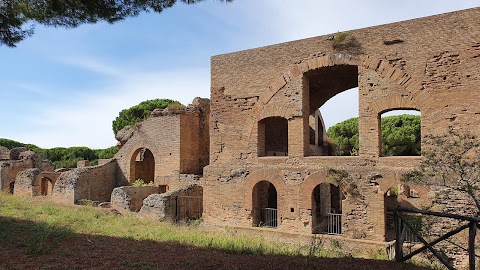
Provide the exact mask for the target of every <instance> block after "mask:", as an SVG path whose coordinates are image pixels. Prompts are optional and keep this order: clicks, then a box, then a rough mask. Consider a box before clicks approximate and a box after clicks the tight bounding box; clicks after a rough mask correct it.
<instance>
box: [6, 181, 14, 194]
mask: <svg viewBox="0 0 480 270" xmlns="http://www.w3.org/2000/svg"><path fill="white" fill-rule="evenodd" d="M14 190H15V181H13V182H11V183H10V184H9V185H8V192H9V193H10V194H13V191H14Z"/></svg>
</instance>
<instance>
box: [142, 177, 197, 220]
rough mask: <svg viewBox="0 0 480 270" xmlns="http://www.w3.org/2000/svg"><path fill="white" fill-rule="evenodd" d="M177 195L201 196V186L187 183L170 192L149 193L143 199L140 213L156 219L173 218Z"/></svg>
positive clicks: (174, 217) (174, 216)
mask: <svg viewBox="0 0 480 270" xmlns="http://www.w3.org/2000/svg"><path fill="white" fill-rule="evenodd" d="M178 196H203V188H202V187H200V186H198V185H189V186H186V187H184V188H181V189H178V190H174V191H171V192H167V193H163V194H153V195H150V196H148V197H147V198H146V199H145V200H143V206H142V208H141V209H140V214H141V215H144V216H147V217H150V218H153V219H156V220H162V221H163V220H175V219H176V210H177V203H176V200H177V197H178ZM196 207H198V206H196Z"/></svg>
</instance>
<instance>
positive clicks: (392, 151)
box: [379, 110, 422, 157]
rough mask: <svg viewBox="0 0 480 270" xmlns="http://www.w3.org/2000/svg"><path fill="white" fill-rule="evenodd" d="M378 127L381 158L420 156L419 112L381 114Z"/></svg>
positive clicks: (406, 111) (394, 111) (402, 111)
mask: <svg viewBox="0 0 480 270" xmlns="http://www.w3.org/2000/svg"><path fill="white" fill-rule="evenodd" d="M379 125H380V128H379V130H380V132H379V141H380V143H379V146H380V154H381V156H383V157H387V156H420V155H421V147H422V146H421V115H420V111H417V110H392V111H389V112H386V113H383V114H381V117H380V122H379Z"/></svg>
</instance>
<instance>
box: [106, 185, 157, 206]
mask: <svg viewBox="0 0 480 270" xmlns="http://www.w3.org/2000/svg"><path fill="white" fill-rule="evenodd" d="M158 193H160V188H159V187H156V186H146V187H133V186H125V187H117V188H115V189H113V192H112V196H111V202H112V207H114V208H116V209H117V210H120V211H122V210H127V211H133V212H138V211H140V208H142V205H143V200H144V199H145V198H147V197H148V196H149V195H152V194H158Z"/></svg>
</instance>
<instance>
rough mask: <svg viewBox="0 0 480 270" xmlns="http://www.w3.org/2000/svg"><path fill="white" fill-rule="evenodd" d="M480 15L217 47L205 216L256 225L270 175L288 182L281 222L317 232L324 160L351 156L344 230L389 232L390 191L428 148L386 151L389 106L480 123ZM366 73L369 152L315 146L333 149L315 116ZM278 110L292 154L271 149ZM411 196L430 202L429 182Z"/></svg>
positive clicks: (439, 126)
mask: <svg viewBox="0 0 480 270" xmlns="http://www.w3.org/2000/svg"><path fill="white" fill-rule="evenodd" d="M478 18H480V8H474V9H469V10H464V11H458V12H453V13H448V14H442V15H438V16H432V17H427V18H421V19H417V20H411V21H405V22H400V23H394V24H388V25H382V26H376V27H370V28H365V29H359V30H352V31H348V34H347V36H346V39H345V40H344V41H342V42H338V43H339V44H334V42H335V39H336V38H337V37H335V35H336V34H331V35H326V36H320V37H314V38H309V39H304V40H298V41H292V42H287V43H282V44H277V45H272V46H267V47H262V48H257V49H251V50H246V51H241V52H236V53H230V54H225V55H219V56H214V57H212V60H211V66H212V83H211V87H212V88H211V119H210V150H211V151H210V165H209V166H207V167H206V168H205V180H204V181H205V184H204V192H205V193H204V194H205V196H204V199H205V201H204V206H205V213H204V219H205V220H206V221H207V222H209V223H214V224H223V225H225V224H226V225H229V226H252V225H253V222H252V218H253V215H255V214H254V207H253V206H252V204H254V203H252V200H253V199H252V193H253V188H254V186H255V184H256V183H258V182H259V181H263V180H267V181H269V182H271V183H272V184H273V185H274V186H275V188H276V190H277V192H278V212H279V219H280V221H279V223H280V225H279V227H278V230H282V231H297V232H307V233H309V232H311V224H312V220H311V215H310V214H311V208H312V206H311V193H312V191H313V189H314V188H315V186H316V185H318V184H320V183H322V182H325V181H327V178H326V176H325V170H326V168H327V169H328V168H342V169H345V170H347V171H348V172H349V174H350V175H353V176H354V179H355V182H356V184H357V186H358V188H359V190H360V193H361V194H362V197H361V198H360V199H358V198H355V199H354V198H353V197H352V196H347V197H346V199H345V200H344V202H343V211H342V218H343V219H342V221H343V227H344V228H343V229H344V234H345V235H346V236H349V237H351V238H367V239H372V240H383V239H385V203H384V194H385V192H386V191H387V190H388V189H389V188H390V187H391V186H394V185H398V183H399V182H400V178H401V175H402V173H404V172H406V171H408V170H410V169H413V168H414V167H415V166H417V165H418V163H419V161H420V160H421V157H392V158H390V157H381V156H380V153H381V149H380V134H379V130H380V116H381V114H382V113H384V112H387V111H390V110H396V109H415V110H418V111H420V112H421V120H422V135H426V134H441V133H444V132H446V131H447V130H449V129H458V130H468V131H471V132H476V133H478V134H479V135H480V128H479V127H480V126H479V125H480V122H479V121H478V115H480V109H479V108H478V104H479V103H480V96H479V95H478V94H477V93H476V90H478V89H479V85H480V43H479V41H480V21H479V20H478ZM357 85H358V88H359V90H358V91H359V133H360V153H359V156H356V157H328V156H310V155H312V154H313V155H324V154H326V153H325V152H324V151H313V150H311V149H314V148H312V146H311V145H310V141H311V139H310V138H311V131H310V126H311V125H312V121H311V120H310V116H311V115H312V113H313V112H314V110H316V109H317V108H318V107H319V106H321V105H322V104H323V103H324V102H325V101H327V100H328V99H329V98H331V97H332V96H334V95H336V94H338V93H340V92H342V91H344V90H348V89H349V88H352V87H355V86H357ZM342 106H349V104H343V105H341V106H339V108H338V109H339V110H341V109H342ZM268 117H283V118H285V119H287V121H288V157H262V156H263V155H262V153H264V152H265V149H262V145H264V143H265V138H264V137H263V136H259V134H260V135H262V134H264V130H263V128H264V126H262V125H261V124H262V122H261V120H262V119H266V118H268ZM323 117H324V118H325V117H328V116H326V115H323ZM259 123H260V124H259ZM259 146H260V147H259ZM259 154H260V155H259ZM377 174H378V175H380V176H381V177H379V178H378V179H377V176H375V177H373V176H372V175H377ZM312 175H313V176H312ZM372 177H373V178H375V179H373V178H372ZM417 189H421V187H418V188H417ZM409 201H411V202H410V203H411V204H412V205H416V206H420V205H423V204H426V203H428V202H427V201H426V195H425V194H422V195H421V196H420V198H409ZM292 209H293V211H292Z"/></svg>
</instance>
